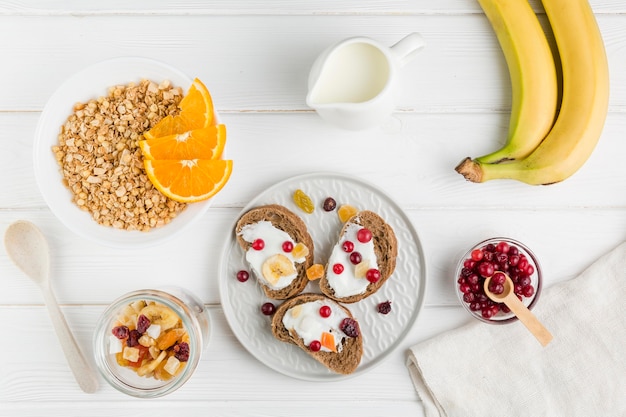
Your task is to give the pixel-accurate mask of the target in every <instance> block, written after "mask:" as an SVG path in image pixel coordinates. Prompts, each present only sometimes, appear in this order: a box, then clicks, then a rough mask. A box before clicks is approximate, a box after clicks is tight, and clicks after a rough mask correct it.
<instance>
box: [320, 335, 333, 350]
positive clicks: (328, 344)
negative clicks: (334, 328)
mask: <svg viewBox="0 0 626 417" xmlns="http://www.w3.org/2000/svg"><path fill="white" fill-rule="evenodd" d="M320 343H321V344H322V346H324V347H325V348H326V349H328V350H330V351H331V352H337V346H335V336H333V335H332V333H327V332H322V340H320Z"/></svg>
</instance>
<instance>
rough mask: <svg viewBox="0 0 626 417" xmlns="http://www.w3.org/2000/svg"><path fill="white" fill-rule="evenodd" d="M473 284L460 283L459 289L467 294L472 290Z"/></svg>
mask: <svg viewBox="0 0 626 417" xmlns="http://www.w3.org/2000/svg"><path fill="white" fill-rule="evenodd" d="M471 289H472V288H471V286H470V285H469V284H465V283H463V284H461V285H459V290H460V291H461V292H462V293H463V294H467V293H468V292H470V290H471Z"/></svg>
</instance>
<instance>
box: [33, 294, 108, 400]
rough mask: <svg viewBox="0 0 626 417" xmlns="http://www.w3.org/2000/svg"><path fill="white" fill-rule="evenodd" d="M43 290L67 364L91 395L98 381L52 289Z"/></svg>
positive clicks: (79, 382) (96, 387) (82, 386)
mask: <svg viewBox="0 0 626 417" xmlns="http://www.w3.org/2000/svg"><path fill="white" fill-rule="evenodd" d="M41 290H42V293H43V297H44V300H45V303H46V306H47V307H48V313H49V314H50V319H51V320H52V325H53V326H54V330H55V331H56V334H57V336H58V338H59V342H60V343H61V347H62V348H63V353H64V354H65V358H66V359H67V363H68V364H69V366H70V369H71V370H72V373H73V374H74V378H76V382H77V383H78V385H79V386H80V388H81V389H82V390H83V391H84V392H86V393H89V394H91V393H94V392H96V390H97V389H98V379H97V378H96V375H95V373H94V371H93V370H92V369H91V366H90V365H89V363H88V362H87V360H86V359H85V357H84V356H83V353H82V352H81V350H80V348H79V347H78V344H77V343H76V340H75V339H74V335H73V334H72V331H71V330H70V328H69V326H68V325H67V322H66V321H65V317H64V316H63V312H62V311H61V309H60V308H59V305H58V303H57V301H56V298H55V297H54V294H53V292H52V289H51V288H50V287H49V286H46V285H42V286H41Z"/></svg>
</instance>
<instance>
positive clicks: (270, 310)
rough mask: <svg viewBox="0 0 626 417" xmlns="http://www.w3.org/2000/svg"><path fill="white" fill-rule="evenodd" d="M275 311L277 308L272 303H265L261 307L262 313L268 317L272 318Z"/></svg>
mask: <svg viewBox="0 0 626 417" xmlns="http://www.w3.org/2000/svg"><path fill="white" fill-rule="evenodd" d="M274 311H276V306H274V304H272V303H263V305H262V306H261V313H263V314H265V315H266V316H271V315H272V314H274Z"/></svg>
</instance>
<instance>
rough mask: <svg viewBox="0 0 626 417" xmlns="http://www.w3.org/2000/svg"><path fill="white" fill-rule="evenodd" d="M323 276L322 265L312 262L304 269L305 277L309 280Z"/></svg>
mask: <svg viewBox="0 0 626 417" xmlns="http://www.w3.org/2000/svg"><path fill="white" fill-rule="evenodd" d="M323 276H324V265H322V264H313V265H311V266H310V267H309V268H308V269H307V270H306V277H307V278H308V279H309V281H315V280H316V279H320V278H321V277H323Z"/></svg>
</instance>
